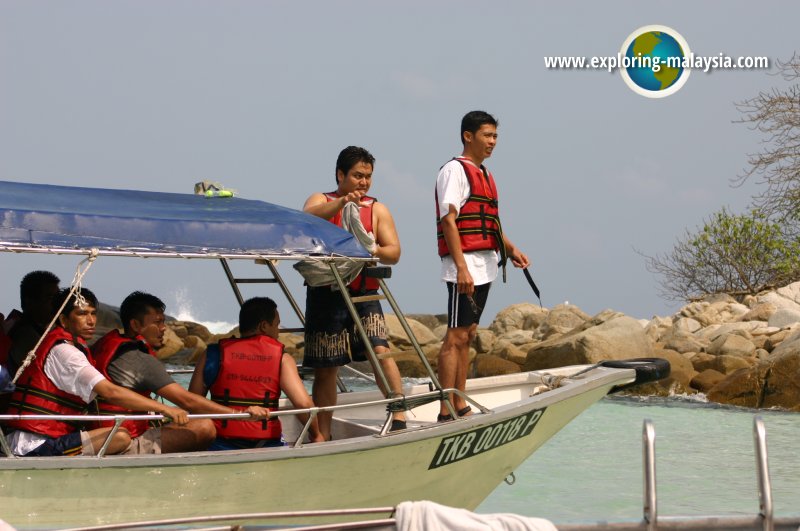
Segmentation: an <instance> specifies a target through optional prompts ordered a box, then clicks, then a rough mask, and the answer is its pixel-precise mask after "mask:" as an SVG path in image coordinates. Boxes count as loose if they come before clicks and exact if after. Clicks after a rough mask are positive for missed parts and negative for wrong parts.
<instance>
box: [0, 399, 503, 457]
mask: <svg viewBox="0 0 800 531" xmlns="http://www.w3.org/2000/svg"><path fill="white" fill-rule="evenodd" d="M451 394H458V395H459V396H461V397H462V398H464V400H466V401H467V402H469V403H471V404H473V405H474V406H476V407H478V408H479V409H480V410H481V411H482V412H484V413H486V412H488V411H489V409H487V408H485V407H484V406H482V405H480V404H479V403H477V402H476V401H475V400H474V399H472V398H471V397H470V396H468V395H467V394H466V393H464V392H463V391H461V390H459V389H455V388H450V389H442V390H436V391H429V392H427V393H420V394H415V395H414V398H415V399H417V400H419V399H427V398H429V399H432V400H438V399H440V398H441V397H442V396H443V395H444V396H446V397H449V396H450V395H451ZM405 399H406V397H404V396H402V397H391V398H381V399H378V400H367V401H364V402H355V403H353V404H337V405H335V406H325V407H311V408H302V409H280V410H270V412H269V416H268V417H267V418H268V419H274V418H279V417H288V416H296V415H308V416H309V418H308V420H307V421H306V422H305V424H304V426H303V429H302V431H301V433H300V435H299V436H298V438H297V441H295V443H294V446H293V448H301V447H302V446H303V437H305V434H306V433H308V430H309V429H310V428H311V423H312V421H313V419H314V418H315V417H316V416H317V415H318V414H319V413H321V412H323V411H332V412H333V411H339V410H346V409H359V408H364V407H370V406H380V405H387V404H392V403H396V402H403V401H404V400H405ZM167 418H168V417H165V416H164V415H162V414H160V413H157V414H153V415H150V414H130V415H113V416H112V415H0V422H2V421H6V420H54V421H55V420H58V421H73V422H74V421H80V422H97V421H106V422H108V421H111V420H113V421H114V427H113V428H112V431H111V432H109V435H108V436H107V437H106V440H105V442H104V444H103V447H102V449H101V452H103V453H101V452H98V455H97V457H102V456H103V454H104V452H105V449H106V448H107V447H108V444H109V442H110V441H111V437H113V434H114V433H115V432H116V430H117V429H118V428H119V426H120V425H121V424H122V422H124V421H126V420H164V419H167ZM187 418H188V419H190V420H197V419H212V420H243V421H252V422H261V420H257V419H253V418H252V417H250V414H249V413H193V414H189V415H187ZM379 433H380V434H381V435H385V433H382V432H379ZM0 448H1V449H2V450H3V452H5V454H6V457H12V458H16V457H18V456H15V455H14V454H13V452H12V451H11V449H10V447H9V446H8V441H7V440H6V437H5V434H4V433H3V432H2V430H0Z"/></svg>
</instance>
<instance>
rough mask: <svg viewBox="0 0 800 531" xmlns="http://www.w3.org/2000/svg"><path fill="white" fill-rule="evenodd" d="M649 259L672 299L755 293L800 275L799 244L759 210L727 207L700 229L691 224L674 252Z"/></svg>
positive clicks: (648, 264)
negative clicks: (738, 210) (738, 211)
mask: <svg viewBox="0 0 800 531" xmlns="http://www.w3.org/2000/svg"><path fill="white" fill-rule="evenodd" d="M645 259H646V265H647V269H648V271H650V272H652V273H655V274H657V275H659V276H660V277H661V278H660V280H659V282H660V284H661V287H662V294H663V295H664V296H665V297H666V298H668V299H671V300H691V299H696V298H698V297H702V296H703V295H707V294H711V293H729V294H733V295H743V294H748V293H749V294H756V293H758V292H759V291H763V290H765V289H769V288H774V287H777V286H782V285H784V284H787V283H789V282H793V281H795V280H798V279H800V245H798V242H797V240H796V239H794V238H791V237H788V236H787V235H786V234H785V233H784V230H783V226H782V225H781V224H779V223H775V222H772V221H770V220H769V218H768V217H767V216H766V214H764V213H763V212H762V211H760V210H754V211H753V212H751V213H750V214H749V215H733V214H731V213H729V212H728V211H727V210H726V209H724V208H723V209H722V210H721V211H719V212H716V213H714V214H713V215H712V216H711V217H710V218H709V219H708V220H707V221H706V222H705V223H704V225H703V227H702V228H700V229H699V230H697V232H690V231H688V230H687V231H686V234H685V235H684V237H683V238H680V239H678V241H677V243H676V244H675V247H674V248H673V249H672V251H671V252H670V253H667V254H664V255H657V256H654V257H648V256H645Z"/></svg>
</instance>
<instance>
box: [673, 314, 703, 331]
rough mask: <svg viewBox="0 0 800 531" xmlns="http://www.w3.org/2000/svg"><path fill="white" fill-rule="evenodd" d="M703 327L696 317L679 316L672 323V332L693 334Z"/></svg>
mask: <svg viewBox="0 0 800 531" xmlns="http://www.w3.org/2000/svg"><path fill="white" fill-rule="evenodd" d="M701 328H703V325H701V324H700V322H699V321H697V319H692V318H691V317H680V318H678V319H677V320H676V321H675V322H674V323H673V324H672V330H673V333H682V334H693V333H695V332H697V331H698V330H700V329H701Z"/></svg>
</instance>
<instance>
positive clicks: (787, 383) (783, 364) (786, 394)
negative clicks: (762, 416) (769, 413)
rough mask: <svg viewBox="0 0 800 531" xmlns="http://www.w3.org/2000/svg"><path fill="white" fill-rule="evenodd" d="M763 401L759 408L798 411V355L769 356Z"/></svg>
mask: <svg viewBox="0 0 800 531" xmlns="http://www.w3.org/2000/svg"><path fill="white" fill-rule="evenodd" d="M767 363H768V364H769V371H768V372H767V374H766V390H765V393H764V400H763V402H762V403H761V405H760V406H759V407H765V408H771V407H779V408H785V409H792V410H795V411H797V410H800V378H798V375H800V353H798V352H785V353H783V354H780V355H778V356H770V358H769V360H768V362H767Z"/></svg>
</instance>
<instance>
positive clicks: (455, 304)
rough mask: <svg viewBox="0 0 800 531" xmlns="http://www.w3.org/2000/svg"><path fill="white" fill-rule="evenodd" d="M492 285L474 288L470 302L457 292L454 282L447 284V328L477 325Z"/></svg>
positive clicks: (487, 284)
mask: <svg viewBox="0 0 800 531" xmlns="http://www.w3.org/2000/svg"><path fill="white" fill-rule="evenodd" d="M491 287H492V283H491V282H488V283H486V284H481V285H480V286H475V292H474V293H473V294H472V301H470V299H469V297H467V296H466V295H465V294H463V293H459V292H458V286H457V285H456V284H455V283H454V282H448V283H447V327H448V328H459V327H465V326H472V325H474V324H478V321H480V319H481V314H482V313H483V308H484V307H485V306H486V300H487V299H488V298H489V288H491Z"/></svg>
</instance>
